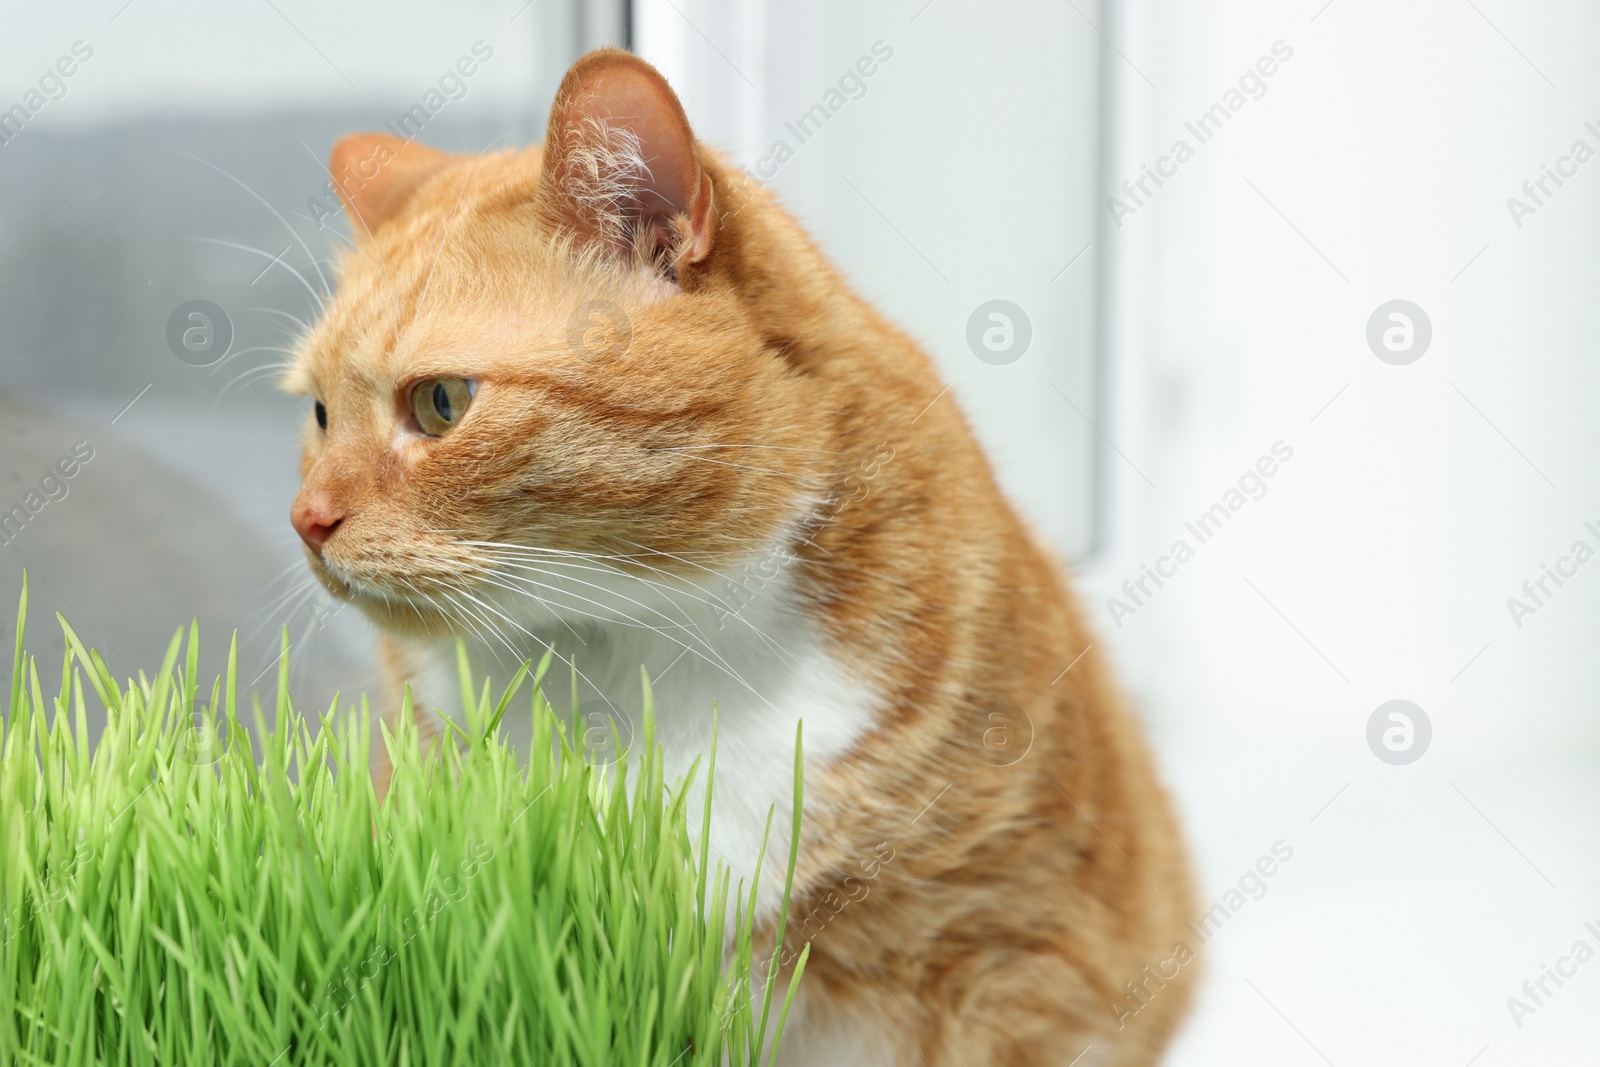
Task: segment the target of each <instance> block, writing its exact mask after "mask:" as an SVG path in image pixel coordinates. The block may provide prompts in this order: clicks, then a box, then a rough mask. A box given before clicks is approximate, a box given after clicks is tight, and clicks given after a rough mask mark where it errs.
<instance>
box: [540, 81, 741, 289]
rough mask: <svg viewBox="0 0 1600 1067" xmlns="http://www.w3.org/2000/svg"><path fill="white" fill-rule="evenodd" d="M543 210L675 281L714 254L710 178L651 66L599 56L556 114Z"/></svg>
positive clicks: (566, 87)
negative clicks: (650, 264)
mask: <svg viewBox="0 0 1600 1067" xmlns="http://www.w3.org/2000/svg"><path fill="white" fill-rule="evenodd" d="M537 205H538V208H539V212H540V214H541V215H542V216H543V218H544V219H545V221H546V222H547V223H548V224H550V225H552V226H553V227H555V228H557V229H562V230H567V231H571V232H574V233H576V234H577V235H578V236H579V237H580V238H581V239H583V240H586V241H594V242H601V243H603V244H604V245H606V246H607V247H609V248H610V249H611V250H612V251H613V252H614V253H615V254H617V255H619V256H633V257H638V258H642V259H645V260H647V261H649V262H652V263H653V264H655V265H656V266H658V267H659V268H661V269H663V270H665V271H666V272H667V273H668V274H669V275H670V276H673V277H676V276H677V274H678V273H679V272H680V271H682V270H683V269H684V268H687V267H689V266H692V265H693V264H695V263H698V262H699V261H701V260H703V259H704V258H705V257H706V256H707V254H709V253H710V251H711V239H712V235H713V231H714V230H715V228H716V227H715V214H714V205H713V197H712V185H711V176H710V175H709V174H706V173H705V172H704V171H703V170H702V169H701V166H700V160H699V156H698V154H697V152H696V148H695V140H694V133H693V132H692V131H691V130H690V129H689V120H688V117H687V116H685V115H684V113H683V105H682V104H681V103H679V102H678V97H677V94H675V93H674V92H673V91H672V87H671V86H669V85H668V84H667V80H666V79H665V78H663V77H662V76H661V73H660V72H659V71H657V70H656V69H655V68H654V67H652V66H651V65H650V64H648V63H646V62H645V61H644V60H642V59H640V58H638V57H637V56H634V55H630V54H629V53H627V52H619V51H616V50H614V49H603V50H601V51H597V52H591V53H589V54H588V55H586V56H584V57H583V58H582V59H580V60H578V62H577V63H575V64H573V67H572V69H571V70H569V71H567V76H566V77H565V78H564V79H562V82H561V88H560V89H559V90H558V91H557V93H556V102H555V106H554V107H552V108H551V110H550V126H549V130H548V133H547V135H546V137H545V150H544V172H543V174H542V175H541V177H540V180H539V191H538V194H537Z"/></svg>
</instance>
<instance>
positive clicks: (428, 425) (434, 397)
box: [411, 378, 477, 437]
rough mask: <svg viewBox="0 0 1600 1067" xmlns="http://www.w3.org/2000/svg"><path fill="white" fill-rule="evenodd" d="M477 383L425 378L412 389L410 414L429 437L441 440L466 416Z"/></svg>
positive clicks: (456, 379) (452, 379) (457, 379)
mask: <svg viewBox="0 0 1600 1067" xmlns="http://www.w3.org/2000/svg"><path fill="white" fill-rule="evenodd" d="M476 392H477V383H476V382H470V381H467V380H466V379H465V378H425V379H423V380H422V381H420V382H418V383H417V384H416V385H414V386H412V387H411V413H412V414H413V415H415V416H416V419H417V426H418V427H420V428H421V430H422V432H423V433H425V434H427V435H428V436H429V437H443V436H444V435H445V434H447V433H449V432H450V431H451V430H453V429H455V428H456V426H458V425H459V424H460V422H461V419H462V416H464V415H466V413H467V408H468V406H470V405H471V403H472V397H473V394H474V393H476Z"/></svg>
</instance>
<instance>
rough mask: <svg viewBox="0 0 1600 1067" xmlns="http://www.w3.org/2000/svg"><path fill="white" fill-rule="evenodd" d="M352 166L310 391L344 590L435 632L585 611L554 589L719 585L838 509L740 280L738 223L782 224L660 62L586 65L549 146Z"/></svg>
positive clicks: (343, 163) (391, 624)
mask: <svg viewBox="0 0 1600 1067" xmlns="http://www.w3.org/2000/svg"><path fill="white" fill-rule="evenodd" d="M330 170H331V172H332V174H333V177H334V180H335V182H336V184H337V185H338V186H339V187H340V190H341V193H342V195H343V197H344V199H345V206H346V209H347V214H348V215H349V217H350V219H351V224H352V230H353V231H354V233H355V239H354V241H353V243H352V246H351V248H350V249H349V250H348V251H347V253H346V254H345V255H344V257H343V260H342V263H341V265H340V270H339V286H338V292H337V295H336V296H334V297H332V298H331V299H330V300H329V302H328V304H327V307H326V309H325V311H324V313H323V314H322V316H321V318H320V320H319V321H318V322H317V323H316V325H315V327H314V328H313V330H312V331H311V333H310V335H309V337H308V338H307V339H306V340H305V341H304V343H303V345H302V347H301V350H300V352H299V354H298V356H297V358H296V359H295V361H294V363H293V365H292V369H291V370H290V372H289V374H288V378H287V383H286V384H287V387H288V389H289V390H290V391H291V392H295V393H300V394H304V395H308V396H310V397H312V398H314V400H315V408H314V411H315V415H314V416H313V419H314V422H313V424H312V425H310V426H308V428H307V444H306V446H305V450H304V455H303V457H302V461H301V473H302V476H303V485H302V487H301V489H300V493H299V495H298V497H297V498H296V500H295V503H294V507H293V513H292V519H293V523H294V526H295V528H296V530H298V531H299V533H300V535H301V537H302V538H303V539H304V541H305V543H306V552H307V557H308V559H309V561H310V564H311V567H312V569H313V570H314V571H315V573H316V574H317V576H318V577H319V578H320V579H321V581H322V582H323V583H324V584H325V585H326V586H327V587H328V588H329V589H330V590H331V591H332V592H334V593H335V594H336V595H338V596H340V597H343V598H345V599H349V600H352V601H354V602H356V603H357V604H359V605H360V606H361V607H362V608H363V609H365V610H366V612H367V613H368V614H369V615H370V616H371V617H373V618H374V619H375V620H376V621H377V622H379V624H380V625H384V626H386V627H388V628H391V629H395V630H401V631H412V632H425V633H438V632H450V631H456V632H459V631H461V630H462V629H463V628H468V627H470V626H471V622H470V619H471V618H472V617H473V614H472V613H474V612H481V611H483V610H487V608H488V606H489V605H492V604H501V605H503V604H505V603H506V602H508V601H509V600H511V599H512V598H513V597H515V598H516V601H517V603H518V604H519V605H521V606H523V607H526V606H527V605H528V604H530V603H535V602H537V603H541V604H543V605H544V606H545V607H546V608H549V609H550V610H552V611H554V612H556V613H558V614H559V613H561V612H562V611H564V610H566V609H569V608H570V609H571V610H573V611H579V612H581V611H582V610H583V607H582V605H581V604H578V603H577V602H576V601H560V602H556V601H555V600H554V598H553V597H550V596H543V598H542V599H541V592H540V589H541V585H542V584H543V583H544V581H545V580H544V579H541V578H539V577H538V575H539V574H542V573H548V572H550V571H551V570H552V569H558V568H560V567H562V566H564V567H566V568H567V569H568V570H567V571H566V572H563V573H568V572H572V571H573V569H574V568H578V567H582V566H587V567H590V568H591V569H592V570H594V571H595V574H594V575H592V576H591V577H594V578H595V580H596V581H599V582H602V583H603V582H604V581H605V580H606V579H605V578H604V577H602V576H600V572H601V571H603V570H605V569H607V568H610V569H611V570H612V571H615V572H621V571H628V572H630V573H634V574H637V575H638V576H641V577H643V578H646V579H649V580H665V579H666V578H667V577H668V576H669V575H670V576H671V577H672V580H675V581H690V580H694V579H696V578H697V576H701V575H709V574H711V573H713V572H715V571H718V570H719V569H723V568H726V567H728V566H730V565H734V564H736V563H737V562H738V561H740V560H743V559H748V558H749V557H750V556H751V555H752V553H758V552H760V551H761V550H762V549H763V547H764V546H767V545H770V544H771V543H772V542H773V541H774V539H776V538H778V537H779V536H780V535H781V534H782V533H783V531H784V530H785V528H786V526H787V525H789V524H792V523H793V522H794V521H795V516H796V515H798V514H800V513H802V512H803V511H805V510H806V509H808V508H809V507H810V506H811V503H812V499H811V496H812V494H813V493H814V484H815V482H814V479H813V478H812V477H811V473H812V470H813V467H814V465H815V464H814V461H815V459H816V457H817V456H819V455H822V454H824V453H825V451H826V450H825V449H823V448H821V447H819V446H820V445H821V444H823V443H824V442H823V438H824V437H825V433H826V431H825V427H826V420H827V415H826V413H825V412H819V411H817V410H816V406H815V404H814V403H812V400H813V397H812V396H811V395H809V393H808V389H807V385H806V375H805V374H804V373H803V371H801V370H800V369H797V367H796V366H795V364H794V363H793V362H792V361H791V360H790V359H788V358H787V357H786V355H785V352H784V350H783V345H782V342H781V341H775V340H774V337H773V335H772V333H771V330H770V329H769V328H768V327H769V324H767V323H766V322H765V321H764V320H765V318H766V316H764V315H763V313H762V310H761V309H762V306H763V303H764V302H771V301H774V300H782V299H783V294H775V293H771V292H763V291H759V290H761V289H763V288H764V287H765V286H767V285H769V284H770V283H768V282H762V281H757V280H754V279H752V278H751V277H749V276H748V275H747V273H746V272H744V270H743V268H742V267H741V266H740V264H739V257H740V255H741V254H743V255H748V248H745V249H743V250H742V252H741V247H740V246H741V242H746V241H747V240H748V238H747V236H746V234H745V232H744V231H743V230H742V229H741V227H743V226H745V225H746V222H747V221H748V220H743V221H742V220H741V219H739V218H738V217H736V216H737V215H739V213H740V212H741V211H743V212H747V213H749V214H752V215H753V214H755V213H757V212H760V211H772V210H775V209H772V208H771V207H770V205H769V204H767V203H766V202H765V201H763V200H761V198H760V197H758V196H757V197H754V198H752V196H751V194H750V192H749V190H748V188H747V187H745V186H744V185H743V184H742V182H741V181H740V180H739V179H736V178H735V177H734V176H733V174H732V172H731V171H730V170H729V169H728V168H726V167H725V166H724V165H723V164H721V163H720V162H719V161H717V160H716V159H715V157H714V156H712V155H711V154H710V153H708V152H707V150H706V149H705V148H704V147H703V146H702V145H700V144H699V143H698V142H697V141H696V140H695V138H694V136H693V134H692V132H691V131H690V128H689V124H688V121H687V119H686V118H685V116H684V112H683V108H682V106H681V105H680V104H679V102H678V99H677V97H676V96H675V95H674V94H673V92H672V90H671V89H670V88H669V87H668V85H667V83H666V81H665V79H663V78H662V77H661V75H660V74H659V73H657V72H656V71H655V70H654V69H653V68H651V67H650V66H649V65H648V64H646V63H644V62H643V61H642V60H639V59H637V58H635V57H633V56H631V55H628V54H626V53H622V52H615V51H604V52H597V53H593V54H591V55H589V56H586V57H585V58H584V59H583V60H581V61H579V63H578V64H576V65H575V66H574V67H573V68H572V70H571V71H570V72H569V73H568V74H567V77H566V79H565V80H564V81H563V83H562V85H561V88H560V91H559V92H558V94H557V97H556V102H555V106H554V108H553V110H552V113H551V118H550V125H549V129H548V135H547V139H546V142H545V144H544V145H543V146H539V147H533V148H529V149H526V150H523V151H510V150H506V151H500V152H495V153H488V154H483V155H462V156H457V155H450V154H447V153H443V152H439V151H435V150H433V149H430V148H425V147H422V146H420V145H417V144H415V143H412V142H407V141H401V140H399V139H396V138H391V137H386V136H381V135H359V136H355V137H349V138H346V139H344V140H343V141H341V142H340V143H339V144H338V145H337V146H336V147H335V149H334V151H333V159H332V164H331V167H330ZM736 185H737V186H738V187H737V188H735V186H736ZM740 190H743V192H741V191H740ZM753 290H755V291H753ZM559 560H567V561H568V562H566V563H564V564H562V563H558V562H553V561H559ZM652 576H653V577H652ZM569 595H570V594H569ZM474 603H476V604H478V605H480V607H478V608H474V607H472V606H471V605H472V604H474ZM590 610H591V612H592V610H593V609H590ZM480 617H481V616H480Z"/></svg>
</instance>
